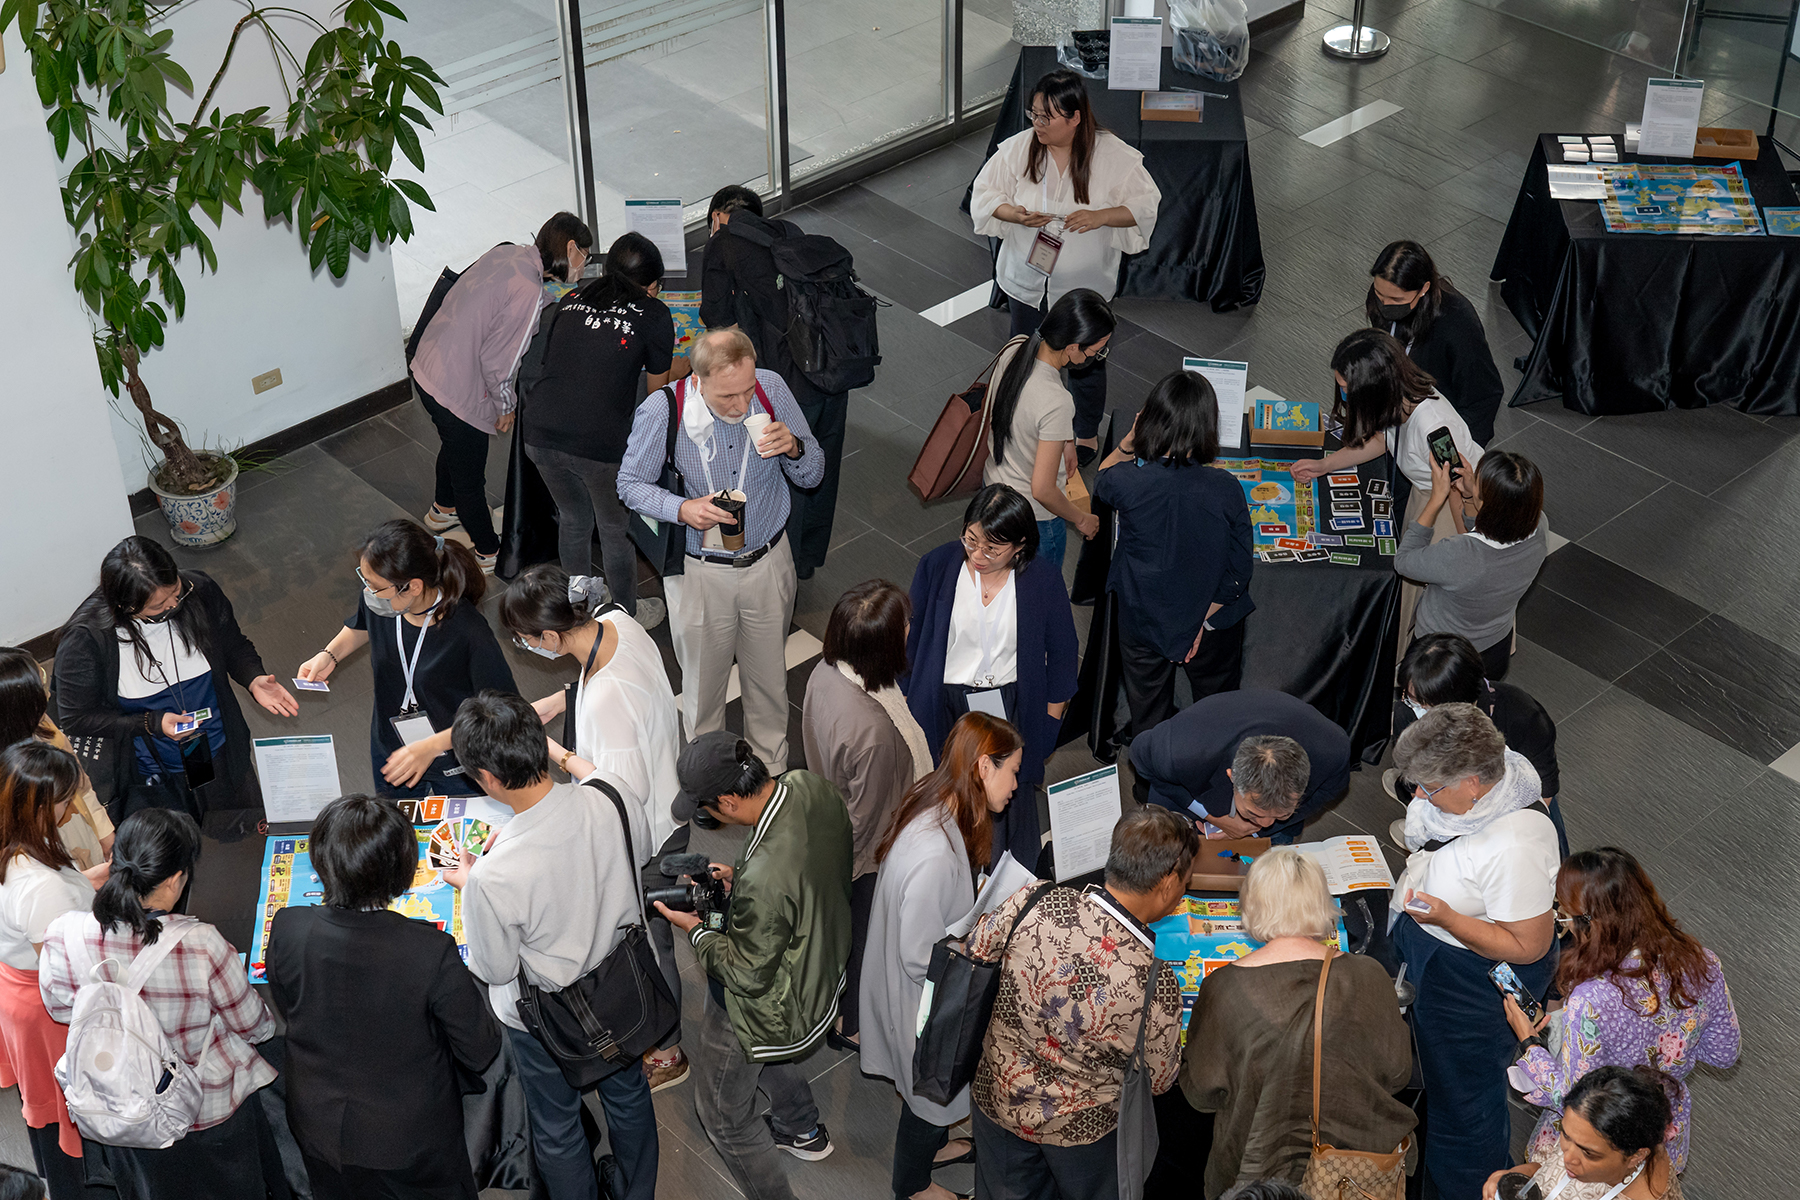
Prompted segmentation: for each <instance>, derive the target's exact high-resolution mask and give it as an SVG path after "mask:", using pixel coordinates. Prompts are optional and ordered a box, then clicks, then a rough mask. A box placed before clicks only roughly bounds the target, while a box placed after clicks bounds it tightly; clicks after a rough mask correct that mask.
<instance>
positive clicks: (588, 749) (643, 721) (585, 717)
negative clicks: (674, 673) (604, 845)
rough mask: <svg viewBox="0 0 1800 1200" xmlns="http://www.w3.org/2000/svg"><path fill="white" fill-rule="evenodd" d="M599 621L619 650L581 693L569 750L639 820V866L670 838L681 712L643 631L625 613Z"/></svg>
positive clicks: (657, 652) (677, 788)
mask: <svg viewBox="0 0 1800 1200" xmlns="http://www.w3.org/2000/svg"><path fill="white" fill-rule="evenodd" d="M600 621H601V623H602V624H603V625H610V626H611V627H612V628H613V629H614V630H615V631H616V632H617V633H618V638H619V641H618V648H617V649H616V650H614V651H613V656H612V659H611V661H609V662H608V663H607V664H606V665H605V666H604V667H601V668H600V669H599V670H598V671H596V672H594V677H593V678H592V679H589V680H587V681H586V682H585V683H582V684H580V685H578V689H577V692H576V697H575V745H574V746H573V747H571V749H573V750H574V751H575V753H577V754H579V755H580V756H581V757H582V758H585V759H587V760H588V761H589V762H591V763H593V764H594V768H595V770H596V772H597V773H599V774H600V775H601V776H602V777H604V778H605V780H606V781H607V782H608V783H610V784H612V785H613V786H614V787H616V788H618V789H619V795H620V796H622V797H623V798H624V799H625V801H626V802H627V803H631V804H635V805H637V806H638V808H639V810H640V811H642V813H643V814H644V819H645V821H646V823H647V824H648V825H649V827H650V838H651V841H650V843H649V845H645V846H634V847H633V849H634V850H636V851H637V858H638V864H639V865H640V866H641V865H643V864H644V863H645V862H648V861H649V859H650V856H651V855H652V854H654V853H655V852H656V849H657V847H659V846H661V845H662V844H663V842H664V841H666V840H667V839H668V836H669V835H670V834H671V833H674V832H675V818H674V816H673V815H672V814H671V813H670V811H669V805H670V803H671V802H672V801H673V800H674V799H675V793H676V792H678V791H680V790H681V782H680V780H679V779H678V778H677V777H676V775H675V756H676V755H677V754H679V753H680V752H681V725H680V721H679V720H678V716H677V714H678V712H679V710H678V709H677V708H676V705H675V693H674V691H673V690H671V689H670V687H669V673H668V671H667V670H665V669H664V668H663V661H662V652H661V651H660V650H658V649H657V648H656V643H655V642H654V641H652V640H651V638H650V635H649V634H648V633H645V632H644V628H643V626H641V625H639V624H638V623H637V622H636V621H634V620H632V619H631V618H630V617H628V616H626V615H625V614H624V613H622V612H611V613H607V614H606V615H604V616H602V617H601V618H600Z"/></svg>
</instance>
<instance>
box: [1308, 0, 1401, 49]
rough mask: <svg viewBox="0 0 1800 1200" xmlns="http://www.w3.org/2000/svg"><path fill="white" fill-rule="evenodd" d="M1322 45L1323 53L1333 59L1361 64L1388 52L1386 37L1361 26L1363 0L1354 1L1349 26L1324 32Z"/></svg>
mask: <svg viewBox="0 0 1800 1200" xmlns="http://www.w3.org/2000/svg"><path fill="white" fill-rule="evenodd" d="M1324 45H1325V53H1327V54H1329V55H1331V56H1332V57H1333V58H1347V59H1350V60H1352V61H1354V62H1362V61H1364V60H1366V59H1371V58H1380V57H1381V56H1382V55H1384V54H1386V53H1387V52H1388V35H1387V34H1385V33H1383V32H1381V30H1379V29H1371V28H1370V27H1369V26H1367V25H1364V24H1363V0H1356V8H1355V9H1354V10H1353V11H1352V12H1351V15H1350V24H1348V25H1339V26H1337V27H1336V28H1334V29H1328V30H1326V31H1325V38H1324Z"/></svg>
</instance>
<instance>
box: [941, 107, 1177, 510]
mask: <svg viewBox="0 0 1800 1200" xmlns="http://www.w3.org/2000/svg"><path fill="white" fill-rule="evenodd" d="M1030 104H1031V108H1030V116H1031V128H1030V129H1027V130H1025V131H1024V132H1022V133H1017V134H1014V135H1013V136H1012V137H1009V138H1007V139H1006V140H1005V141H1003V142H1001V143H1000V145H999V147H998V148H997V149H995V151H994V156H993V157H992V158H990V159H988V161H987V164H986V165H985V166H983V167H982V168H981V173H980V174H979V175H977V176H976V177H975V190H974V193H973V195H972V198H971V200H970V204H969V214H970V216H971V217H972V218H973V219H974V222H975V232H976V233H979V234H984V235H986V236H988V237H992V238H998V239H1000V256H999V258H997V259H996V260H995V262H994V281H995V282H996V283H997V284H999V286H1000V290H1001V291H1003V292H1005V293H1006V296H1007V301H1008V305H1007V306H1008V308H1010V309H1011V311H1012V332H1013V335H1014V336H1017V335H1019V334H1028V333H1031V332H1032V331H1033V330H1035V329H1037V328H1038V326H1039V325H1040V324H1041V323H1042V322H1043V321H1044V319H1045V316H1046V314H1047V313H1048V312H1049V311H1050V310H1051V308H1052V307H1053V306H1054V305H1055V304H1056V302H1057V301H1058V300H1060V299H1062V298H1063V297H1064V296H1065V295H1067V294H1068V293H1069V292H1071V291H1073V290H1075V289H1077V288H1086V289H1089V290H1091V291H1093V292H1095V293H1097V294H1098V295H1099V297H1100V298H1101V299H1102V300H1111V299H1112V297H1113V296H1114V295H1115V294H1116V293H1117V290H1118V286H1119V265H1120V261H1121V259H1122V258H1123V256H1125V255H1127V254H1136V253H1138V252H1139V251H1141V250H1144V249H1146V248H1148V247H1149V245H1150V234H1151V231H1152V230H1153V229H1154V228H1155V226H1156V209H1157V206H1158V205H1159V204H1160V203H1161V202H1162V193H1161V192H1159V191H1158V190H1157V188H1156V184H1155V183H1153V182H1151V179H1150V173H1149V172H1148V171H1146V170H1145V169H1144V156H1143V155H1142V154H1140V153H1139V152H1138V151H1136V150H1134V149H1133V148H1132V147H1130V146H1128V145H1126V144H1125V143H1124V142H1123V141H1121V140H1120V139H1119V138H1117V137H1115V136H1114V135H1113V134H1111V133H1109V132H1108V131H1106V130H1104V129H1102V128H1100V123H1099V122H1098V121H1096V120H1095V119H1094V109H1093V106H1092V105H1091V104H1090V103H1089V102H1088V94H1087V87H1086V85H1085V84H1083V83H1082V81H1081V76H1079V75H1077V74H1075V73H1074V72H1073V71H1052V72H1050V74H1048V75H1046V76H1044V77H1043V78H1042V79H1040V80H1038V81H1037V85H1036V86H1035V87H1033V88H1032V90H1031V101H1030ZM1067 365H1068V366H1070V367H1071V370H1070V372H1069V377H1070V381H1071V383H1072V384H1073V385H1074V391H1075V420H1074V428H1075V439H1076V442H1077V444H1078V445H1079V446H1081V447H1082V455H1081V458H1082V462H1083V464H1084V465H1085V463H1086V461H1087V460H1088V459H1089V458H1091V457H1092V456H1093V453H1094V450H1093V447H1094V439H1095V434H1096V433H1097V431H1098V430H1099V428H1100V417H1101V414H1102V413H1103V412H1104V411H1105V409H1106V363H1105V360H1104V359H1093V360H1077V361H1075V362H1072V363H1069V364H1067ZM1015 486H1016V485H1015Z"/></svg>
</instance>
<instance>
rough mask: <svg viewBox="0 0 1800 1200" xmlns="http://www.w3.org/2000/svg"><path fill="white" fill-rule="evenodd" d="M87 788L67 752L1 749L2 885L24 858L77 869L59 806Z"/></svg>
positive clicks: (31, 744) (38, 747)
mask: <svg viewBox="0 0 1800 1200" xmlns="http://www.w3.org/2000/svg"><path fill="white" fill-rule="evenodd" d="M80 787H81V764H80V763H78V762H76V761H75V756H74V755H73V754H70V753H69V752H68V751H67V750H58V749H57V748H56V747H55V746H49V745H45V744H44V743H43V742H37V741H24V742H19V743H18V744H17V745H12V746H8V747H7V748H6V749H5V750H0V883H5V882H6V870H7V868H8V867H10V866H11V865H12V861H13V859H15V858H17V857H18V856H19V855H21V854H23V855H24V856H25V857H27V858H30V859H33V860H34V861H36V862H40V863H42V864H43V865H44V866H46V867H72V866H74V865H75V862H74V860H73V859H71V858H70V857H69V852H68V851H67V850H65V849H63V844H62V837H61V836H60V835H58V833H57V832H56V806H57V805H58V804H61V803H62V802H63V801H65V800H73V799H74V798H75V793H76V791H77V789H79V788H80Z"/></svg>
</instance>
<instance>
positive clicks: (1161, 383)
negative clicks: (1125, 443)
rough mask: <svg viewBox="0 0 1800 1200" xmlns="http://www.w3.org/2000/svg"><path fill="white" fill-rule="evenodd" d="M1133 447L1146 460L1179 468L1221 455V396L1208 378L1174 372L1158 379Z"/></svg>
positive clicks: (1139, 425) (1189, 373) (1143, 414)
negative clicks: (1162, 462)
mask: <svg viewBox="0 0 1800 1200" xmlns="http://www.w3.org/2000/svg"><path fill="white" fill-rule="evenodd" d="M1132 449H1133V450H1134V451H1135V452H1136V454H1137V456H1138V457H1139V458H1141V459H1143V460H1144V461H1145V462H1157V461H1160V460H1162V459H1168V460H1169V461H1170V462H1171V463H1173V464H1174V465H1175V466H1178V467H1179V466H1183V465H1185V464H1187V463H1209V462H1211V461H1212V460H1213V459H1215V458H1217V457H1219V397H1218V393H1216V392H1214V391H1213V385H1212V384H1211V383H1209V382H1208V381H1207V379H1206V377H1205V376H1203V375H1196V374H1194V373H1193V372H1191V371H1171V372H1169V373H1168V374H1167V375H1164V376H1163V377H1162V378H1161V379H1159V380H1157V383H1156V386H1155V387H1153V388H1151V389H1150V394H1149V395H1148V396H1146V397H1144V407H1143V411H1141V412H1139V413H1138V419H1137V433H1136V434H1135V435H1134V437H1133V442H1132Z"/></svg>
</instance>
